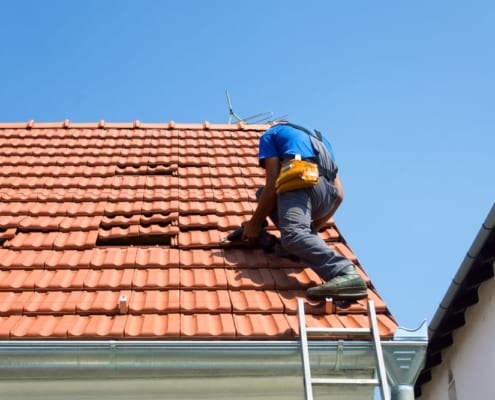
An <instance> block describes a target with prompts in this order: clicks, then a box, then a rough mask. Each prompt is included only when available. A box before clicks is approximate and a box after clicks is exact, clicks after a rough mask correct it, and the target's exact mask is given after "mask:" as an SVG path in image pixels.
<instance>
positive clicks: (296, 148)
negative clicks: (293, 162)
mask: <svg viewBox="0 0 495 400" xmlns="http://www.w3.org/2000/svg"><path fill="white" fill-rule="evenodd" d="M306 129H308V130H309V131H311V132H314V130H313V129H310V128H306ZM322 136H323V142H324V143H325V147H326V148H327V150H328V152H329V154H330V156H331V157H332V159H333V160H335V157H334V155H333V150H332V145H331V144H330V141H329V140H328V138H326V137H325V136H324V135H322ZM296 154H300V155H301V158H309V157H314V156H316V154H315V151H314V149H313V145H312V144H311V141H310V140H309V136H308V134H307V133H306V132H304V131H302V130H300V129H296V128H294V127H292V126H290V125H286V124H278V125H274V126H272V127H271V128H270V129H268V130H267V131H266V132H265V133H263V135H262V136H261V138H260V143H259V162H260V165H261V166H262V167H264V166H265V159H266V158H270V157H278V158H280V159H281V160H282V159H283V158H284V156H292V157H293V156H295V155H296Z"/></svg>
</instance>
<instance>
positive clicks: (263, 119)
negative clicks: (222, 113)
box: [225, 90, 280, 124]
mask: <svg viewBox="0 0 495 400" xmlns="http://www.w3.org/2000/svg"><path fill="white" fill-rule="evenodd" d="M225 96H226V97H227V105H228V107H229V124H231V123H232V120H233V119H234V118H235V120H236V121H235V122H245V123H247V124H262V123H264V124H267V123H269V122H273V121H274V119H273V118H272V117H273V113H272V112H271V111H266V112H262V113H258V114H255V115H251V116H250V117H246V118H242V117H240V116H239V115H238V114H237V113H236V112H235V111H234V109H233V108H232V103H231V101H230V95H229V91H228V90H226V91H225ZM277 119H280V118H277Z"/></svg>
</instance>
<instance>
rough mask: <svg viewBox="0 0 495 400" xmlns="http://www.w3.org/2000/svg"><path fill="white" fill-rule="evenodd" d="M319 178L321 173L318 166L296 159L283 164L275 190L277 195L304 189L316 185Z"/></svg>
mask: <svg viewBox="0 0 495 400" xmlns="http://www.w3.org/2000/svg"><path fill="white" fill-rule="evenodd" d="M319 178H320V173H319V171H318V165H317V164H315V163H312V162H309V161H304V160H297V159H294V160H290V161H287V162H284V163H283V164H282V167H281V168H280V173H279V174H278V178H277V181H276V182H275V189H276V190H277V193H284V192H290V191H292V190H297V189H303V188H307V187H309V186H314V185H316V184H317V183H318V180H319Z"/></svg>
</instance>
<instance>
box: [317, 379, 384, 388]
mask: <svg viewBox="0 0 495 400" xmlns="http://www.w3.org/2000/svg"><path fill="white" fill-rule="evenodd" d="M311 382H312V383H313V384H315V385H366V386H378V385H379V384H380V382H379V381H378V379H360V378H354V379H352V378H351V379H350V378H313V379H312V380H311Z"/></svg>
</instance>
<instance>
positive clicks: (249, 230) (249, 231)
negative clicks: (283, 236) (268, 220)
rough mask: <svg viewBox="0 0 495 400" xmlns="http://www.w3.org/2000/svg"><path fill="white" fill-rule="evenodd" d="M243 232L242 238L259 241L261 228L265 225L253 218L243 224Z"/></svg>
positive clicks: (252, 241) (252, 242) (253, 241)
mask: <svg viewBox="0 0 495 400" xmlns="http://www.w3.org/2000/svg"><path fill="white" fill-rule="evenodd" d="M242 227H243V228H244V229H243V232H242V240H245V241H246V242H249V243H251V244H254V243H256V242H257V241H258V239H259V237H260V233H261V230H262V229H263V227H262V226H261V225H259V224H257V223H256V222H254V221H253V220H252V219H250V220H249V221H246V222H244V223H243V224H242Z"/></svg>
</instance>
